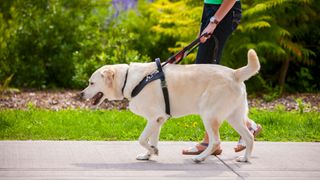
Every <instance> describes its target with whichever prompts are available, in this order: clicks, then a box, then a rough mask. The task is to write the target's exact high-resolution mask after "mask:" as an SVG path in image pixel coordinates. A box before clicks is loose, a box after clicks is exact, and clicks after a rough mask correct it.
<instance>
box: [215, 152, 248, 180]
mask: <svg viewBox="0 0 320 180" xmlns="http://www.w3.org/2000/svg"><path fill="white" fill-rule="evenodd" d="M216 157H217V158H218V159H219V161H221V162H222V163H223V164H224V165H225V166H226V167H227V168H228V169H230V170H231V171H232V172H233V173H234V174H236V175H237V176H238V177H239V178H241V179H243V180H245V178H244V177H243V176H241V175H240V174H239V173H237V172H236V171H235V170H234V169H233V168H232V167H231V166H229V165H228V164H227V163H226V162H224V161H223V160H222V159H221V158H220V157H219V156H216Z"/></svg>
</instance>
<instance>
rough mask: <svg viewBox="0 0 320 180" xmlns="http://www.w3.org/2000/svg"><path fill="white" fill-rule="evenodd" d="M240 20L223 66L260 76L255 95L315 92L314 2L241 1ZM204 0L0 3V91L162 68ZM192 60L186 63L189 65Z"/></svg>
mask: <svg viewBox="0 0 320 180" xmlns="http://www.w3.org/2000/svg"><path fill="white" fill-rule="evenodd" d="M241 2H242V7H243V18H242V20H241V23H240V25H239V26H238V28H237V30H236V31H235V32H234V34H233V35H232V37H231V38H230V40H229V41H228V43H227V46H226V48H225V50H224V54H223V59H222V64H223V65H226V66H229V67H232V68H238V67H241V66H243V65H245V64H246V61H247V59H246V55H247V51H248V49H250V48H254V49H255V50H256V51H257V53H258V55H259V58H260V61H261V65H262V68H261V72H260V73H259V74H258V75H257V76H255V77H254V78H252V79H250V80H249V81H248V82H247V83H246V84H247V87H248V91H249V92H251V93H253V94H257V95H259V94H271V96H273V95H274V96H278V95H281V94H282V93H284V92H289V93H294V92H319V88H320V76H319V75H320V74H319V72H320V71H319V70H320V62H319V57H320V54H319V53H320V41H319V40H320V17H319V14H318V13H320V1H319V0H241ZM202 6H203V1H194V0H155V1H146V0H139V1H138V0H5V1H4V0H2V1H0V87H1V84H2V86H4V85H6V86H8V84H9V81H10V86H13V87H17V88H38V89H52V88H68V89H69V88H82V87H84V86H86V84H87V79H88V77H89V76H90V74H91V73H92V72H93V71H94V70H95V69H96V68H98V67H100V66H102V65H105V64H115V63H130V62H150V61H153V59H154V58H156V57H160V58H161V59H162V60H163V61H164V60H165V59H166V58H168V57H169V56H170V55H172V54H173V53H174V52H177V51H179V50H180V49H181V48H182V47H184V46H185V45H186V44H188V43H189V42H191V41H192V40H193V39H195V38H196V36H197V34H198V31H199V26H200V18H201V12H202ZM195 53H196V52H194V53H192V54H191V55H189V56H188V57H187V58H186V59H185V60H184V61H183V63H184V64H192V63H194V59H195Z"/></svg>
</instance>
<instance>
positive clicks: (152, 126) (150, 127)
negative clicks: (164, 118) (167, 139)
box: [137, 121, 161, 160]
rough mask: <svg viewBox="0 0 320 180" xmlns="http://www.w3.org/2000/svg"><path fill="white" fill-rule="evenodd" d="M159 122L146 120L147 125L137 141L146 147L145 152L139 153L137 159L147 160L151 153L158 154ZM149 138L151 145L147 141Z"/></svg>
mask: <svg viewBox="0 0 320 180" xmlns="http://www.w3.org/2000/svg"><path fill="white" fill-rule="evenodd" d="M160 126H161V124H160V123H158V122H157V121H148V124H147V126H146V127H145V128H144V130H143V132H142V134H141V135H140V137H139V143H140V145H141V146H142V147H144V148H146V149H147V152H146V153H143V154H139V155H138V156H137V160H149V159H150V157H151V155H154V154H156V155H157V154H158V148H157V145H158V137H159V131H160ZM149 138H150V141H151V145H150V144H149V143H148V140H149Z"/></svg>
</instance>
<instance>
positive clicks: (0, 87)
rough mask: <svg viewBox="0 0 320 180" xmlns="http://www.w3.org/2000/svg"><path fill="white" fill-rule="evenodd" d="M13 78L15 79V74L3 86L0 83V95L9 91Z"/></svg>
mask: <svg viewBox="0 0 320 180" xmlns="http://www.w3.org/2000/svg"><path fill="white" fill-rule="evenodd" d="M12 77H13V74H12V75H11V76H9V77H8V78H6V79H5V80H4V82H3V83H2V84H1V83H0V94H2V93H4V92H5V91H7V90H8V89H9V84H10V82H11V80H12Z"/></svg>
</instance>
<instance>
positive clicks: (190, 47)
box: [162, 33, 211, 67]
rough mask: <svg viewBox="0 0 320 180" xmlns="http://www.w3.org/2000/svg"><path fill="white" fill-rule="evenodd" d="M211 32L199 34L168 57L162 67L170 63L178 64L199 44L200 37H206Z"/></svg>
mask: <svg viewBox="0 0 320 180" xmlns="http://www.w3.org/2000/svg"><path fill="white" fill-rule="evenodd" d="M210 35H211V34H209V33H204V34H202V35H201V36H199V37H198V38H197V39H195V40H193V41H192V42H191V43H190V44H189V45H188V46H186V47H184V48H183V49H182V50H181V51H179V52H177V53H176V54H175V55H173V56H171V57H169V58H168V59H167V61H166V62H165V63H163V65H162V67H163V66H165V65H167V64H168V63H170V64H178V63H179V62H180V61H181V60H182V59H183V58H184V57H186V56H187V55H188V54H189V53H190V52H191V51H193V50H194V49H195V48H196V47H198V46H199V44H200V39H201V38H202V37H208V36H210Z"/></svg>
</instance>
